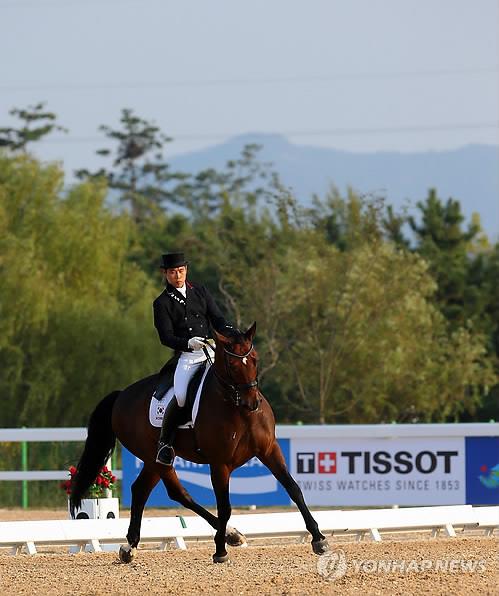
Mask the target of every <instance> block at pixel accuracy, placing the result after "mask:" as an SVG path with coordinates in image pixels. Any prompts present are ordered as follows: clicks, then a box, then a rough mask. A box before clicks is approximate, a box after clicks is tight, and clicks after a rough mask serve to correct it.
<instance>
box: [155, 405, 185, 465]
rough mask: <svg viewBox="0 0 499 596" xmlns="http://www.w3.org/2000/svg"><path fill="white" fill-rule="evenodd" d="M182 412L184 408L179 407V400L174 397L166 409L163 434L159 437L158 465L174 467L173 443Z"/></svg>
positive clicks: (162, 428)
mask: <svg viewBox="0 0 499 596" xmlns="http://www.w3.org/2000/svg"><path fill="white" fill-rule="evenodd" d="M182 412H183V408H181V407H180V406H179V405H178V403H177V398H176V397H175V396H173V397H172V399H171V400H170V403H169V404H168V406H167V407H166V410H165V415H164V417H163V425H162V427H161V434H160V435H159V443H158V454H157V455H156V461H157V462H158V464H163V465H165V466H172V465H173V460H174V459H175V451H174V450H173V447H172V443H173V439H174V438H175V434H176V432H177V426H178V425H179V423H180V418H181V414H182Z"/></svg>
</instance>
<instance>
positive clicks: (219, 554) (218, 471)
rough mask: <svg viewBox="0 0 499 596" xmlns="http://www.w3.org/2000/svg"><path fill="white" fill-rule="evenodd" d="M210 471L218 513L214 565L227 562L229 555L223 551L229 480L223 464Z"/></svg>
mask: <svg viewBox="0 0 499 596" xmlns="http://www.w3.org/2000/svg"><path fill="white" fill-rule="evenodd" d="M210 469H211V483H212V484H213V490H214V491H215V497H216V499H217V512H218V529H217V532H216V534H215V547H216V551H215V554H214V555H213V562H214V563H225V562H227V561H228V560H229V555H228V554H227V550H226V549H225V533H226V530H227V522H228V521H229V518H230V514H231V511H232V510H231V506H230V499H229V478H230V472H231V470H230V468H229V467H228V466H226V465H224V464H212V465H211V466H210Z"/></svg>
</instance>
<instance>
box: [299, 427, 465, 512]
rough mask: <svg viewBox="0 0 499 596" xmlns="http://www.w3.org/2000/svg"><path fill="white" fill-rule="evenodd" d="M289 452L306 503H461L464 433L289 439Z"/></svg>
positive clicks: (462, 501) (345, 504) (462, 498)
mask: <svg viewBox="0 0 499 596" xmlns="http://www.w3.org/2000/svg"><path fill="white" fill-rule="evenodd" d="M290 455H291V473H292V474H293V476H294V478H295V479H296V481H297V482H298V484H299V485H300V487H301V489H302V491H303V494H304V496H305V501H306V502H307V503H308V504H309V505H332V506H338V505H341V506H352V505H353V506H355V505H386V506H389V505H454V504H462V503H465V495H466V486H465V440H464V438H455V437H450V438H434V437H425V438H412V437H411V438H407V439H402V438H397V439H353V438H352V439H350V438H348V439H347V438H337V439H335V438H334V437H331V438H328V439H305V438H304V439H293V440H292V443H291V453H290Z"/></svg>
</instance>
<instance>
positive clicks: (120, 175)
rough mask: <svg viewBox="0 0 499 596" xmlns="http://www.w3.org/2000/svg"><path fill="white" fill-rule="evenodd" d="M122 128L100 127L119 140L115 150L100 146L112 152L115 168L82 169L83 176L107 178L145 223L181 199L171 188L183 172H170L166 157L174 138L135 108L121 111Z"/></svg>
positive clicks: (79, 173) (135, 216)
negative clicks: (164, 158)
mask: <svg viewBox="0 0 499 596" xmlns="http://www.w3.org/2000/svg"><path fill="white" fill-rule="evenodd" d="M120 123H121V129H114V128H111V127H110V126H106V125H103V126H100V127H99V130H100V131H101V132H103V133H104V134H105V135H106V137H107V138H108V139H110V140H111V141H113V142H115V143H117V145H116V147H115V149H114V152H113V151H112V150H111V149H99V150H98V151H97V153H98V154H99V155H102V156H103V157H108V156H111V155H112V158H113V162H112V168H110V169H106V168H101V169H100V170H98V171H97V172H89V171H88V170H85V169H83V170H78V171H77V172H76V175H77V176H78V177H79V178H81V179H84V180H86V179H89V178H90V179H99V178H104V179H105V180H107V184H108V187H109V188H111V189H114V190H116V191H117V192H118V193H119V200H120V201H121V202H123V203H124V204H126V205H127V206H129V207H130V211H131V215H132V218H133V220H134V221H135V222H136V223H143V222H144V220H146V219H148V218H150V217H156V216H158V215H159V214H160V210H161V208H162V207H165V206H166V205H167V204H168V203H176V202H177V194H176V192H174V191H173V190H171V189H169V188H168V185H169V183H170V182H172V181H173V180H182V179H183V178H184V176H183V175H180V174H175V173H172V172H170V168H169V166H168V164H167V163H165V161H164V160H163V158H162V151H163V146H164V144H165V143H168V142H169V141H171V139H170V138H169V137H167V136H166V135H164V134H163V133H162V132H161V130H160V129H159V128H158V127H157V126H156V125H155V124H153V123H151V122H149V121H147V120H144V119H142V118H139V117H138V116H136V115H135V114H134V113H133V110H130V109H124V110H122V113H121V119H120Z"/></svg>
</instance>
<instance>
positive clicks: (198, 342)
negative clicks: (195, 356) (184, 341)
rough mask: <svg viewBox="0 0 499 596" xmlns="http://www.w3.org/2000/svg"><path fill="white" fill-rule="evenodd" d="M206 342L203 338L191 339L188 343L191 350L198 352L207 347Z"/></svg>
mask: <svg viewBox="0 0 499 596" xmlns="http://www.w3.org/2000/svg"><path fill="white" fill-rule="evenodd" d="M205 343H206V342H205V340H204V339H203V338H202V337H191V339H190V340H189V342H188V346H189V348H190V349H191V350H194V351H197V350H202V349H203V348H204V346H205Z"/></svg>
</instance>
